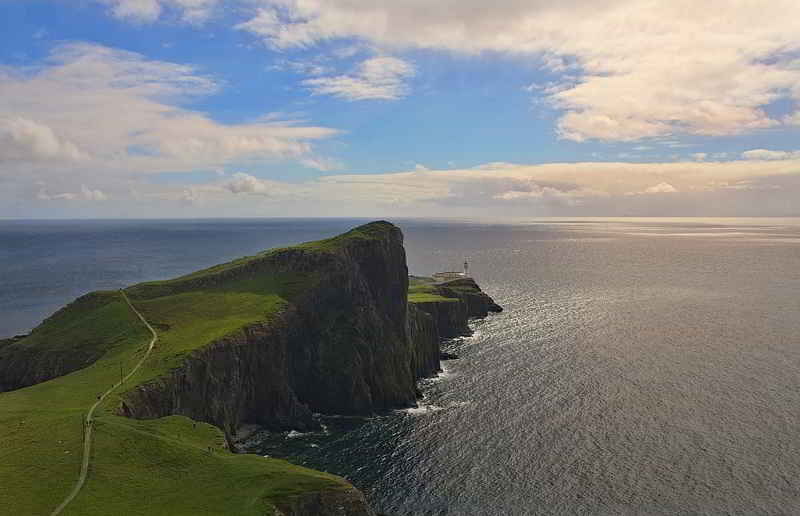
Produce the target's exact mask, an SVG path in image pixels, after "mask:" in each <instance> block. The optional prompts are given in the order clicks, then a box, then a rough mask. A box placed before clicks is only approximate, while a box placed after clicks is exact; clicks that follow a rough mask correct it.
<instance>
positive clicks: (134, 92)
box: [0, 43, 336, 186]
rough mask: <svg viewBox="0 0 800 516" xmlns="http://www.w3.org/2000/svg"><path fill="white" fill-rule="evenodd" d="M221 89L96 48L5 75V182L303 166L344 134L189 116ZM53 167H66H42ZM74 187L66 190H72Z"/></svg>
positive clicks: (0, 112) (1, 137) (0, 113)
mask: <svg viewBox="0 0 800 516" xmlns="http://www.w3.org/2000/svg"><path fill="white" fill-rule="evenodd" d="M218 88H219V86H218V85H217V84H216V83H215V82H214V81H213V80H212V79H210V78H208V77H204V76H202V75H199V74H197V73H196V71H195V70H194V69H193V68H191V67H188V66H184V65H180V64H175V63H168V62H162V61H152V60H147V59H145V58H144V57H142V56H141V55H138V54H135V53H131V52H125V51H119V50H114V49H110V48H106V47H101V46H97V45H90V44H82V43H78V44H68V45H64V46H61V47H58V48H57V49H56V50H55V51H54V52H53V54H52V55H51V56H50V57H49V58H48V60H47V61H46V62H45V64H44V65H42V66H39V67H36V68H26V69H22V70H14V69H10V68H0V156H2V158H0V159H2V160H5V161H6V162H10V160H13V162H11V164H10V165H8V166H4V167H2V168H0V179H2V178H3V177H6V178H15V180H21V178H24V177H25V176H28V179H29V180H30V181H31V182H34V181H36V180H40V179H42V178H43V177H68V176H70V175H72V174H76V173H78V172H80V173H82V174H88V175H91V174H95V175H97V176H102V177H104V178H106V179H109V178H110V177H112V176H114V175H124V174H141V173H153V172H164V171H185V170H196V169H215V168H219V167H220V166H223V165H224V164H226V163H228V162H230V161H233V160H236V161H239V162H241V161H242V160H275V159H278V160H282V159H293V160H301V159H303V158H305V157H308V156H311V152H312V150H313V148H312V142H313V141H314V140H318V139H320V138H326V137H329V136H332V135H334V134H336V131H333V130H331V129H327V128H323V127H313V126H304V125H299V123H298V122H292V121H287V122H281V121H277V120H264V121H258V122H253V123H243V124H221V123H218V122H216V121H214V120H212V119H210V118H209V117H208V116H206V115H205V114H203V113H200V112H197V111H192V110H189V109H186V108H184V107H182V105H183V104H184V103H186V102H187V101H190V100H191V99H192V98H194V97H196V96H199V95H207V94H210V93H213V92H215V91H216V90H217V89H218ZM43 161H49V162H56V161H57V162H58V163H59V164H60V166H58V167H54V166H48V167H44V166H43V165H42V166H37V165H36V164H37V163H39V162H43ZM62 186H64V185H62Z"/></svg>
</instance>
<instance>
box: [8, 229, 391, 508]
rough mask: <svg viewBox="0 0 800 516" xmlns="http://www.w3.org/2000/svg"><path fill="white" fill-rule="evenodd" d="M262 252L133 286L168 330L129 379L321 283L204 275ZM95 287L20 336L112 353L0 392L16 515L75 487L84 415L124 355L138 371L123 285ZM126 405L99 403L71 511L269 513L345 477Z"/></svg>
mask: <svg viewBox="0 0 800 516" xmlns="http://www.w3.org/2000/svg"><path fill="white" fill-rule="evenodd" d="M379 231H380V228H367V229H366V230H365V229H360V230H355V231H353V232H350V233H347V234H345V235H341V236H339V237H335V238H333V239H328V240H324V241H320V242H315V243H308V244H303V245H301V246H298V248H299V249H303V250H304V251H306V252H327V251H330V250H334V249H335V248H336V247H337V246H338V245H340V244H341V243H343V242H344V241H345V239H347V238H357V239H372V238H376V237H377V236H378V235H379ZM272 252H277V251H272ZM265 254H268V253H262V254H261V255H257V256H255V257H248V258H242V259H239V260H235V261H233V262H230V263H227V264H222V265H219V266H216V267H212V268H210V269H207V270H205V271H199V272H197V273H193V274H190V275H188V276H184V277H181V278H177V279H175V280H169V281H162V282H151V283H145V284H141V285H137V286H134V287H131V288H129V289H127V292H128V294H129V297H130V298H131V300H132V301H133V303H134V304H135V305H136V307H137V308H138V309H139V310H140V311H141V312H142V313H143V315H144V316H145V318H147V319H148V320H149V321H150V323H151V324H152V325H153V326H154V327H155V328H156V331H157V332H158V334H159V341H158V343H157V344H156V347H155V349H154V350H153V353H152V355H151V357H150V358H149V359H148V360H147V361H146V362H145V364H144V365H143V367H142V368H141V369H140V371H139V372H137V374H136V375H135V377H133V378H131V380H130V381H129V385H130V386H133V385H136V384H138V383H141V382H143V381H146V380H149V379H151V378H154V377H156V376H158V375H160V374H163V373H164V372H166V371H168V370H169V369H171V368H173V367H175V366H177V365H179V364H180V362H181V357H183V356H184V355H185V354H186V353H188V352H190V351H191V350H192V349H196V348H199V347H202V346H205V345H206V344H208V343H210V342H212V341H213V340H215V339H217V338H219V337H222V336H224V335H227V334H230V333H232V332H236V331H239V330H240V328H242V327H243V326H245V325H247V324H250V323H253V322H256V321H264V320H269V318H270V317H272V316H274V315H275V314H276V313H278V312H279V311H280V310H281V309H282V308H283V307H284V306H285V305H286V303H287V299H290V298H291V296H292V295H293V293H294V292H296V291H298V289H302V288H305V287H307V286H308V284H309V282H313V281H314V278H313V277H304V278H297V277H287V276H285V275H284V276H270V275H269V274H259V275H258V276H256V277H253V276H250V277H245V278H240V279H238V280H226V281H224V282H221V286H220V284H215V282H214V281H208V282H204V281H203V280H206V279H213V276H215V275H217V274H220V273H224V272H229V271H231V270H232V269H235V268H238V267H242V266H247V265H248V264H251V262H252V261H254V260H258V259H259V258H261V257H262V256H264V255H265ZM197 280H201V281H199V282H198V281H197ZM204 284H206V285H210V286H203V285H204ZM98 295H99V296H102V300H101V302H98V303H96V305H97V306H94V305H85V304H84V305H80V306H73V305H70V306H69V307H67V308H66V309H65V310H63V311H62V312H60V313H59V314H58V317H52V318H50V319H48V320H47V321H45V323H43V325H42V326H40V327H39V328H38V329H37V330H36V331H34V332H33V334H32V335H31V336H30V337H28V338H26V339H25V341H24V342H23V343H25V344H26V345H47V346H50V347H52V348H53V349H71V347H74V344H73V343H74V342H75V341H76V339H78V340H79V341H81V342H91V343H92V344H91V345H93V346H98V347H100V348H101V349H100V350H101V352H102V353H103V356H102V357H101V358H100V359H99V360H98V361H97V362H95V363H94V364H92V365H91V366H89V367H86V368H84V369H81V370H79V371H76V372H73V373H71V374H69V375H66V376H63V377H60V378H56V379H53V380H50V381H48V382H44V383H41V384H38V385H34V386H31V387H28V388H25V389H20V390H18V391H13V392H8V393H2V394H0V433H2V435H3V441H2V445H0V481H2V484H3V489H0V507H3V508H4V510H7V511H8V512H9V514H18V515H28V514H47V513H49V511H51V510H52V509H53V508H54V507H55V506H56V505H58V503H59V502H60V501H61V500H62V499H63V498H64V497H65V496H66V494H67V493H68V492H69V490H70V488H71V487H72V485H73V483H74V482H75V480H76V478H77V476H78V472H79V468H80V457H81V455H80V454H81V449H82V446H81V443H82V431H83V428H82V424H83V419H82V418H83V415H84V414H85V412H86V410H87V408H88V407H89V405H91V403H92V402H93V401H94V399H95V397H96V396H97V394H98V393H100V392H101V391H103V390H105V389H106V388H108V386H110V385H112V384H113V383H114V382H115V381H116V380H117V379H118V378H119V373H120V365H121V366H122V369H123V370H124V371H127V370H129V369H130V368H131V367H132V366H133V365H134V364H135V362H136V360H137V357H140V356H141V353H143V352H144V350H145V347H146V345H147V343H148V341H149V338H148V336H149V334H148V332H147V330H146V328H145V327H144V326H143V325H142V324H141V322H140V321H139V320H138V319H137V318H136V316H135V314H133V312H132V311H131V310H130V309H129V308H128V307H127V306H126V305H125V303H124V300H123V299H122V296H121V295H120V294H119V293H117V292H107V293H100V294H98ZM78 309H80V310H81V312H80V313H78V312H77V310H78ZM89 337H91V338H89ZM28 341H29V342H28ZM118 404H119V397H118V396H117V395H111V396H109V397H108V398H107V400H106V402H104V405H103V406H102V407H101V410H99V411H98V414H97V420H96V434H95V435H96V438H95V442H94V447H93V457H92V463H91V467H90V473H89V478H88V481H87V483H86V485H85V487H84V489H83V490H82V491H81V493H80V494H79V496H78V497H77V498H76V499H75V500H74V501H73V502H72V504H71V505H70V506H69V507H68V508H67V510H66V511H65V512H64V514H75V515H78V514H80V515H92V514H97V515H101V514H102V515H105V514H129V515H133V514H143V515H144V514H147V515H152V514H169V515H175V516H178V515H184V514H185V515H187V516H188V515H197V514H237V515H238V514H241V515H250V514H252V515H257V514H265V513H267V514H268V513H269V512H270V509H269V508H270V507H271V506H272V505H271V502H274V501H280V500H282V499H285V498H286V497H289V496H293V495H296V494H299V493H302V492H306V491H309V490H321V489H343V488H346V487H348V484H346V483H345V482H344V481H343V480H341V479H339V478H338V477H335V476H332V475H328V474H325V473H320V472H316V471H312V470H308V469H304V468H300V467H297V466H293V465H291V464H288V463H286V462H284V461H278V460H272V459H264V458H261V457H257V456H252V455H236V454H231V453H229V452H227V451H224V449H223V448H222V444H223V443H224V439H223V436H222V432H221V431H220V430H219V429H217V428H216V427H213V426H210V425H206V424H200V423H198V424H195V423H194V422H193V421H191V420H189V419H188V418H185V417H179V416H173V417H168V418H162V419H159V420H150V421H137V420H130V419H127V418H123V417H119V416H116V415H114V410H115V408H116V407H117V406H118ZM209 447H212V449H213V452H211V453H209V451H208V449H209Z"/></svg>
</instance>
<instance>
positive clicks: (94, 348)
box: [0, 221, 501, 516]
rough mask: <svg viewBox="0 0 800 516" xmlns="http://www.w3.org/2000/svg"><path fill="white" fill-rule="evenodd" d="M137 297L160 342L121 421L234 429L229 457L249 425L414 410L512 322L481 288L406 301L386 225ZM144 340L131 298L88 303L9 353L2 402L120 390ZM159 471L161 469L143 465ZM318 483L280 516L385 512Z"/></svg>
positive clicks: (7, 347) (430, 291)
mask: <svg viewBox="0 0 800 516" xmlns="http://www.w3.org/2000/svg"><path fill="white" fill-rule="evenodd" d="M125 294H126V295H127V298H128V299H130V301H131V302H132V303H133V306H135V307H136V308H137V310H139V311H141V313H142V314H144V317H146V318H147V320H148V321H149V322H150V323H151V324H152V325H153V326H154V327H155V328H156V330H157V333H158V336H159V339H158V342H157V344H156V347H155V348H154V350H153V355H152V358H150V359H148V361H147V362H146V363H145V366H144V367H143V368H142V372H141V373H140V375H139V376H138V377H137V378H136V379H135V381H131V382H130V383H129V384H126V385H124V386H123V388H122V389H121V392H119V393H118V394H117V395H115V396H114V397H113V398H111V399H110V401H109V402H108V403H107V405H108V409H107V413H108V416H107V419H108V421H111V422H116V423H115V424H117V425H122V424H123V422H124V421H125V420H126V419H127V420H128V421H131V420H139V421H142V422H148V421H150V422H153V424H155V425H156V426H158V425H160V424H161V423H159V422H161V421H166V420H168V419H169V418H168V416H170V417H175V416H185V417H186V418H189V419H187V420H186V421H190V422H191V421H193V422H195V423H192V425H193V426H192V430H191V431H190V430H180V432H178V433H177V434H176V437H175V439H177V441H175V442H183V441H184V440H185V439H186V438H187V437H186V436H187V435H188V434H187V432H188V433H190V432H193V431H194V429H195V428H197V426H196V425H197V423H200V422H204V423H209V424H211V425H214V426H215V427H218V428H220V429H222V431H223V433H224V436H225V439H224V441H223V444H225V445H226V446H228V447H229V448H230V447H231V445H230V444H229V443H231V442H232V439H231V437H232V436H233V435H235V433H236V431H237V429H238V428H239V427H240V426H242V425H244V424H256V425H259V426H262V427H267V428H269V429H273V430H286V429H297V430H307V429H311V428H315V427H316V426H317V422H316V421H315V419H314V417H313V414H315V413H322V414H344V415H365V414H373V413H377V412H381V411H385V410H388V409H392V408H398V407H407V406H411V405H414V404H415V402H416V399H417V397H418V396H419V392H418V389H417V386H416V385H417V380H419V379H420V378H423V377H426V376H430V375H432V374H434V373H436V372H437V371H439V370H440V356H441V350H440V343H441V342H442V340H443V339H446V338H450V337H455V336H461V335H468V334H469V333H470V330H469V326H468V320H469V319H470V318H473V317H484V316H486V315H487V314H488V313H489V312H494V311H500V310H501V309H500V307H499V306H498V305H497V304H495V303H494V301H493V300H492V299H491V298H490V297H489V296H488V295H486V294H485V293H483V292H482V291H481V290H480V288H479V287H478V285H477V284H476V283H475V282H474V281H473V280H472V279H470V278H462V279H458V280H455V281H450V282H446V283H435V282H433V280H431V279H429V278H412V285H411V287H409V275H408V270H407V267H406V256H405V250H404V248H403V235H402V233H401V231H400V230H399V229H398V228H397V227H395V226H394V225H392V224H390V223H388V222H382V221H381V222H373V223H370V224H367V225H364V226H361V227H359V228H356V229H354V230H352V231H350V232H348V233H345V234H343V235H339V236H338V237H334V238H331V239H328V240H323V241H319V242H310V243H307V244H301V245H298V246H293V247H288V248H285V249H276V250H270V251H266V252H264V253H260V254H258V255H256V256H252V257H245V258H242V259H239V260H235V261H233V262H229V263H227V264H222V265H218V266H215V267H212V268H210V269H206V270H204V271H198V272H196V273H193V274H189V275H186V276H183V277H180V278H176V279H174V280H167V281H159V282H149V283H143V284H139V285H135V286H133V287H129V288H127V289H125ZM143 332H144V330H143V328H142V327H141V324H140V323H139V322H138V321H137V320H136V317H135V316H134V315H133V314H132V313H131V311H130V310H129V307H128V306H127V304H126V303H125V302H124V297H121V295H120V294H119V293H116V292H100V293H92V294H89V295H87V296H84V297H82V298H80V299H78V300H77V301H75V302H74V303H71V304H70V305H68V306H67V307H65V308H64V309H62V310H60V311H59V312H57V313H56V314H54V315H53V316H52V317H51V318H49V319H48V320H46V321H45V322H44V323H43V324H42V325H41V326H40V327H38V328H37V329H35V330H34V331H33V332H32V333H31V334H30V335H28V336H20V337H16V338H14V339H7V340H3V341H0V391H10V390H15V389H21V388H23V387H26V386H29V385H33V384H38V383H40V382H44V381H46V380H51V379H54V378H55V379H56V380H54V381H55V382H59V381H60V379H61V378H73V380H72V381H74V382H82V383H81V385H88V384H87V383H86V382H87V381H89V380H81V377H82V376H81V375H83V373H84V371H88V372H87V373H86V374H85V375H83V376H86V377H87V378H97V379H98V380H91V381H97V382H100V383H102V382H108V381H109V380H108V379H105V380H99V378H101V377H102V378H113V376H111V377H109V376H108V372H106V371H109V372H113V371H115V370H116V368H117V367H119V368H120V370H121V369H122V367H123V366H122V364H123V362H126V361H127V363H131V362H132V361H133V360H135V358H133V357H135V356H137V355H138V354H139V353H141V352H142V351H141V350H142V348H141V347H140V346H141V343H142V342H143V341H145V339H144V338H143V335H144V333H143ZM125 353H127V355H125ZM116 356H120V357H123V356H130V357H131V358H113V357H116ZM95 362H97V363H98V366H93V365H92V364H94V363H95ZM117 362H119V363H117ZM106 363H109V364H111V366H110V367H109V366H107V365H103V364H106ZM87 366H92V367H87ZM75 372H77V376H75V374H73V375H69V374H68V373H75ZM65 375H66V376H65ZM92 375H93V376H92ZM102 375H106V376H102ZM103 388H105V387H103ZM97 389H98V390H100V385H98V387H97ZM18 392H25V390H24V389H23V390H22V391H18ZM62 392H64V391H63V390H62ZM90 392H91V391H90ZM45 401H46V400H45ZM0 402H2V398H0ZM76 402H79V400H78V399H77V398H76ZM81 403H83V402H81ZM0 405H2V403H0ZM119 416H123V417H119ZM28 420H30V419H28ZM100 421H101V422H102V421H103V420H102V419H100ZM148 425H149V423H148ZM109 428H112V427H109ZM119 428H122V427H121V426H119ZM138 428H140V429H141V428H150V426H147V427H141V425H140V426H139V427H138ZM154 428H155V427H154ZM148 432H151V433H152V435H153V436H154V437H157V438H159V439H160V438H161V437H163V435H164V434H163V430H158V431H156V430H148ZM120 435H121V434H120ZM142 435H143V436H144V435H150V434H147V433H143V434H142ZM159 436H160V437H159ZM142 438H144V437H142ZM148 438H149V437H148ZM213 448H214V447H213V446H211V447H209V448H208V449H209V451H211V450H212V449H213ZM126 460H129V459H126ZM265 462H266V461H265ZM152 467H155V468H156V469H157V468H158V466H146V465H144V466H143V468H144V469H147V468H152ZM276 467H279V468H284V467H285V466H282V465H277V466H276ZM296 474H297V475H301V476H302V475H306V473H302V472H298V473H296ZM308 475H309V476H310V477H313V472H312V473H309V474H308ZM276 478H277V477H276ZM314 482H315V483H318V484H319V485H320V486H322V487H318V488H315V487H308V488H301V487H298V486H295V485H293V487H292V490H291V495H283V494H281V492H282V491H276V494H274V495H271V496H270V497H268V499H269V502H270V504H271V507H272V508H273V509H272V510H273V511H275V513H276V514H285V515H293V516H301V515H306V514H308V515H311V514H320V515H326V514H331V515H333V514H337V515H340V514H341V515H352V516H371V515H372V514H373V513H372V511H371V510H370V509H369V507H368V506H367V505H366V503H365V502H364V498H363V496H362V495H361V493H360V492H358V491H357V490H356V489H354V488H352V486H348V485H347V484H346V483H344V482H343V481H340V480H337V479H335V478H328V477H325V479H323V480H320V479H318V478H316V477H315V480H314ZM298 485H300V484H298ZM315 485H316V484H315ZM178 513H179V511H177V509H176V510H175V514H178Z"/></svg>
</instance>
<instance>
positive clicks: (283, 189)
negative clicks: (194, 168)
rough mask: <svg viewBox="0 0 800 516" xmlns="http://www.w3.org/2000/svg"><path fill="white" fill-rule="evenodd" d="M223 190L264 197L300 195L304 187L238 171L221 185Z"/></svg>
mask: <svg viewBox="0 0 800 516" xmlns="http://www.w3.org/2000/svg"><path fill="white" fill-rule="evenodd" d="M220 186H221V187H222V189H223V190H227V191H228V192H230V193H232V194H251V195H260V196H264V197H284V198H285V197H288V196H297V195H300V194H301V193H302V191H303V187H301V186H297V185H293V184H290V183H284V182H281V181H271V180H269V179H259V178H257V177H255V176H252V175H250V174H245V173H243V172H237V173H235V174H233V176H232V177H231V179H230V180H229V181H225V182H224V183H222V184H221V185H220Z"/></svg>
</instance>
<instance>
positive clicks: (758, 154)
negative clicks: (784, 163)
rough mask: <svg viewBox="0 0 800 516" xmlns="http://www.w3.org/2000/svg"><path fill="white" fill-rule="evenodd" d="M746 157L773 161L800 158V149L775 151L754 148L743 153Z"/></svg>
mask: <svg viewBox="0 0 800 516" xmlns="http://www.w3.org/2000/svg"><path fill="white" fill-rule="evenodd" d="M742 157H743V158H744V159H750V160H761V161H772V160H785V159H798V158H800V151H774V150H768V149H753V150H749V151H745V152H743V153H742Z"/></svg>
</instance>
